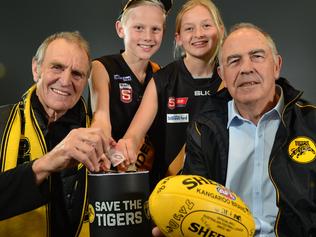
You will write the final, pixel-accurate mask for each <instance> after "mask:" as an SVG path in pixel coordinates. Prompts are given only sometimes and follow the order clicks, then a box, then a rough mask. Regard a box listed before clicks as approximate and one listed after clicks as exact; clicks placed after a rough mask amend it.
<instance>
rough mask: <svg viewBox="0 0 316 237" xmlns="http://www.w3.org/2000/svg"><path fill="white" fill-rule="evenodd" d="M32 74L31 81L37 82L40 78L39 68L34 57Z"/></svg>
mask: <svg viewBox="0 0 316 237" xmlns="http://www.w3.org/2000/svg"><path fill="white" fill-rule="evenodd" d="M32 74H33V81H34V82H38V80H39V79H40V68H39V66H38V64H37V61H36V60H35V59H32Z"/></svg>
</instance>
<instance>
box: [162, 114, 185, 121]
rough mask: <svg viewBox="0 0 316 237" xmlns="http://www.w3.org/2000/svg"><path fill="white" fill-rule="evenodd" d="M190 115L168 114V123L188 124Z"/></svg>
mask: <svg viewBox="0 0 316 237" xmlns="http://www.w3.org/2000/svg"><path fill="white" fill-rule="evenodd" d="M188 122H189V114H167V123H188Z"/></svg>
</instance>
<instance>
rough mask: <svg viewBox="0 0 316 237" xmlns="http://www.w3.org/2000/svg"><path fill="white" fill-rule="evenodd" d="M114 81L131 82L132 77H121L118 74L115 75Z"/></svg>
mask: <svg viewBox="0 0 316 237" xmlns="http://www.w3.org/2000/svg"><path fill="white" fill-rule="evenodd" d="M113 79H114V80H118V81H131V80H132V77H131V76H130V75H128V76H120V75H118V74H114V75H113Z"/></svg>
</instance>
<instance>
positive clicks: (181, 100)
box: [168, 96, 188, 109]
mask: <svg viewBox="0 0 316 237" xmlns="http://www.w3.org/2000/svg"><path fill="white" fill-rule="evenodd" d="M187 103H188V97H178V98H175V97H173V96H171V97H169V99H168V108H169V109H175V108H176V107H177V108H179V107H185V106H186V105H187Z"/></svg>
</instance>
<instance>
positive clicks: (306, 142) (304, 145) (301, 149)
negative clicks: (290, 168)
mask: <svg viewBox="0 0 316 237" xmlns="http://www.w3.org/2000/svg"><path fill="white" fill-rule="evenodd" d="M288 153H289V156H290V157H291V159H292V160H294V161H295V162H298V163H301V164H306V163H310V162H312V161H314V160H315V158H316V147H315V142H314V141H313V140H312V139H311V138H308V137H296V138H294V139H293V140H292V141H291V142H290V144H289V148H288Z"/></svg>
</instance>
